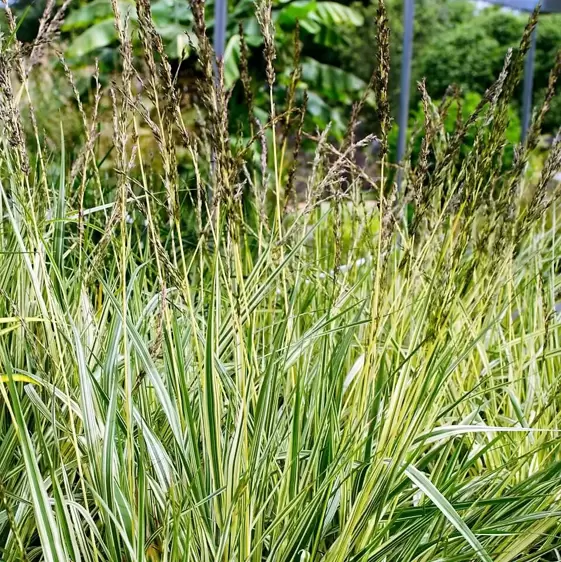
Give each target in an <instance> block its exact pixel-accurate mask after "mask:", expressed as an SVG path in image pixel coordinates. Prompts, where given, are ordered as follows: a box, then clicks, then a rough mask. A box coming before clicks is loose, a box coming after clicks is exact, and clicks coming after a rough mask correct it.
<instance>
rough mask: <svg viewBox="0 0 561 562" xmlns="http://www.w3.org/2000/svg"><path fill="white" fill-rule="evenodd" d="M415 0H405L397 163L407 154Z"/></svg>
mask: <svg viewBox="0 0 561 562" xmlns="http://www.w3.org/2000/svg"><path fill="white" fill-rule="evenodd" d="M414 14H415V4H414V0H403V53H402V55H401V84H400V92H399V118H398V125H399V137H398V141H397V163H398V164H400V163H401V161H402V160H403V158H404V156H405V145H406V143H407V121H408V118H409V90H410V87H411V59H412V58H413V18H414ZM400 183H401V171H400V173H399V174H398V186H399V184H400Z"/></svg>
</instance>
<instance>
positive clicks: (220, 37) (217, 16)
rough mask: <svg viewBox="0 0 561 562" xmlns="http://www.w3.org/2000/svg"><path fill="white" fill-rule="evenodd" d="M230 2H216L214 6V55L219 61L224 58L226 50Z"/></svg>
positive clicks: (224, 0)
mask: <svg viewBox="0 0 561 562" xmlns="http://www.w3.org/2000/svg"><path fill="white" fill-rule="evenodd" d="M227 10H228V0H216V2H215V4H214V53H215V54H216V57H217V58H218V59H223V58H224V51H225V50H226V22H227V17H228V11H227Z"/></svg>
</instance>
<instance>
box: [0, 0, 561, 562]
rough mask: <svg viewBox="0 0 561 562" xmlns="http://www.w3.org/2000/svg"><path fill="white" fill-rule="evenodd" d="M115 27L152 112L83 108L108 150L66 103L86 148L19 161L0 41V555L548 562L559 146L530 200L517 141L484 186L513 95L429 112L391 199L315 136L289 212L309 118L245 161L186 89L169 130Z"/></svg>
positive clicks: (552, 534) (556, 497)
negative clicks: (185, 163)
mask: <svg viewBox="0 0 561 562" xmlns="http://www.w3.org/2000/svg"><path fill="white" fill-rule="evenodd" d="M192 7H193V9H194V10H199V12H198V16H201V15H202V13H201V12H200V10H201V9H202V4H200V3H198V2H197V1H196V0H195V1H194V2H193V3H192ZM141 8H142V6H141ZM261 14H262V17H263V18H265V20H266V19H267V18H268V17H270V14H269V12H268V11H267V10H266V9H265V10H263V11H262V12H261ZM144 21H146V20H144ZM380 22H381V23H379V29H378V31H379V36H381V37H384V36H387V33H388V30H387V28H386V27H385V25H384V23H383V22H384V18H380ZM266 23H268V21H266ZM116 26H117V30H118V32H119V37H120V40H121V41H123V42H124V43H126V42H128V41H129V38H128V37H127V36H126V35H125V33H124V31H123V28H122V27H121V26H120V22H116ZM143 27H144V29H143ZM146 28H148V29H146ZM529 29H530V28H527V29H526V31H525V35H524V40H523V42H522V44H525V43H527V40H528V37H529ZM138 31H139V33H140V34H143V35H142V37H141V38H142V42H143V43H144V44H146V45H147V52H145V53H143V54H144V55H145V56H146V57H147V58H148V60H149V62H150V63H151V64H153V65H154V66H153V68H154V69H155V73H154V76H153V77H152V78H153V80H151V81H150V84H149V87H151V88H152V90H151V91H149V92H148V93H146V90H145V89H141V88H140V86H139V85H138V84H137V83H136V82H135V81H133V80H132V79H131V75H132V74H133V73H132V72H130V73H123V74H122V76H121V77H120V80H119V82H118V84H117V87H112V88H111V89H107V91H104V90H101V91H100V93H99V96H98V101H99V103H100V104H101V103H104V102H107V100H109V103H110V104H111V110H112V112H113V115H112V117H113V120H112V125H113V128H112V130H111V131H110V134H111V139H112V140H111V142H112V145H111V148H110V150H109V151H105V150H104V149H103V147H101V146H100V145H99V143H98V142H97V141H98V140H99V139H98V137H97V136H96V134H97V132H99V131H100V129H101V126H102V125H103V124H101V123H99V121H98V117H99V116H98V114H97V113H96V111H95V110H93V111H92V110H91V109H90V108H89V107H87V108H84V107H83V106H82V109H83V112H81V113H80V115H81V118H82V119H83V122H82V126H83V136H84V140H83V142H81V143H69V142H68V141H67V140H66V138H65V123H64V122H62V120H61V122H60V123H59V133H60V135H61V137H62V140H61V141H60V149H56V148H54V149H53V148H52V147H51V146H49V145H47V144H46V143H44V142H43V138H42V137H41V133H40V131H39V130H38V129H35V130H34V134H35V136H33V135H31V136H29V137H26V136H25V135H24V134H23V133H22V131H23V128H24V124H23V121H24V119H25V118H26V116H25V114H23V113H22V111H23V109H24V108H25V109H26V110H27V111H28V112H31V111H33V108H34V107H35V106H36V104H35V103H33V102H34V96H33V92H34V90H33V89H32V88H30V83H29V80H30V79H29V77H27V76H26V73H25V72H21V73H20V76H23V79H24V80H26V82H24V83H23V84H20V85H19V86H20V88H15V87H14V86H15V84H12V82H11V80H12V76H17V70H18V69H21V68H22V66H21V65H23V68H24V70H26V69H27V68H28V67H27V66H26V65H27V64H29V61H28V60H26V59H25V58H20V57H21V53H22V48H21V47H22V46H21V45H20V44H18V43H17V42H6V43H4V44H3V45H2V52H1V53H0V55H1V56H0V78H1V80H0V82H1V85H2V88H0V104H1V105H2V107H3V108H4V111H3V112H2V113H0V128H1V130H2V131H3V132H4V135H3V136H2V137H1V138H0V216H1V217H2V222H1V224H0V280H1V282H0V292H1V294H2V296H3V298H2V299H0V325H1V328H0V335H1V336H2V337H1V338H0V451H1V454H0V474H1V475H2V476H1V478H0V552H1V556H2V559H3V560H5V561H6V562H16V561H18V562H19V561H30V562H31V561H35V560H36V561H38V562H77V561H84V562H164V561H169V562H177V561H183V560H186V561H189V562H191V561H193V562H194V561H197V562H216V561H228V562H229V561H244V562H295V561H297V562H304V561H308V562H351V561H352V562H358V561H360V562H366V561H368V562H404V561H406V562H409V561H415V562H434V561H435V560H440V561H443V560H446V561H452V560H454V561H465V562H467V561H473V560H482V561H483V562H491V561H495V562H521V561H522V560H525V561H530V560H536V561H537V560H540V561H544V562H545V561H548V562H549V561H551V562H553V561H554V560H555V559H556V558H557V557H558V547H559V544H560V541H561V518H560V512H561V505H560V502H561V500H560V498H561V480H560V478H559V470H560V466H561V433H560V429H559V411H560V409H561V385H560V384H559V376H558V374H559V371H560V369H561V352H560V342H561V317H560V314H559V312H560V309H561V305H560V300H561V290H560V289H561V254H560V245H559V237H560V236H561V224H560V223H559V219H558V217H559V212H560V203H561V184H559V183H556V182H555V181H554V174H555V173H556V172H557V171H558V170H559V168H561V139H557V140H556V142H555V143H554V144H553V146H552V147H551V149H550V150H549V152H548V154H547V157H546V160H545V163H544V165H543V169H542V170H541V172H540V174H539V175H538V177H536V178H535V180H534V178H531V179H529V178H528V176H527V175H526V174H525V169H526V164H527V162H528V161H529V159H530V157H531V155H532V151H533V150H534V149H535V148H536V147H537V145H538V140H539V135H540V132H541V122H540V121H539V119H537V120H535V121H534V122H533V124H532V127H531V130H530V134H529V136H528V140H527V143H526V144H525V145H523V146H520V145H519V146H518V147H517V152H516V158H515V159H514V160H513V161H512V162H511V163H509V162H508V161H506V162H505V160H506V159H505V157H504V155H505V146H507V145H508V142H509V140H511V137H512V138H513V133H512V131H511V130H510V127H511V126H512V122H513V120H514V118H513V117H512V113H511V112H512V110H511V108H510V101H511V100H510V98H509V95H510V94H511V93H512V92H513V91H514V89H515V86H516V83H517V73H516V72H514V73H513V72H507V73H505V75H503V76H501V78H500V79H499V80H500V81H499V82H497V83H496V84H499V85H500V86H501V88H500V89H499V88H495V89H494V90H493V91H494V92H495V95H494V96H490V97H489V98H488V99H487V100H486V103H485V104H479V103H478V100H479V97H478V95H477V94H469V95H466V96H465V100H464V103H463V104H462V113H461V115H458V113H459V106H458V104H457V103H456V104H455V105H454V104H453V105H452V106H451V107H449V108H448V110H449V111H448V115H447V117H446V119H444V123H442V122H441V115H442V110H441V109H440V108H439V106H438V105H437V104H434V103H432V102H431V100H430V99H429V98H428V95H426V94H425V93H424V92H423V101H424V107H425V108H426V111H427V114H426V115H425V116H423V117H424V119H423V124H424V130H423V131H422V133H421V137H422V138H423V145H422V150H420V151H419V155H418V156H417V157H416V158H415V159H413V161H408V162H406V163H405V164H406V165H405V167H404V174H403V181H402V183H401V184H400V185H397V184H395V183H394V182H392V181H391V178H388V174H390V175H391V171H390V170H392V168H393V166H391V165H390V162H388V157H387V154H386V153H385V152H384V151H381V152H380V153H379V161H378V162H377V164H378V167H377V173H376V174H372V175H368V174H366V173H365V172H364V170H363V169H362V168H360V167H358V166H357V165H356V164H355V162H354V160H353V155H354V154H355V153H356V152H357V151H358V150H360V149H361V148H362V147H363V146H364V145H365V143H366V142H370V141H372V140H373V138H372V137H368V138H367V139H366V140H365V139H353V138H351V137H350V136H349V137H347V138H344V139H343V140H342V142H341V143H333V142H331V139H330V138H329V137H328V135H327V133H326V132H322V133H321V135H320V137H319V138H317V139H316V140H314V141H313V142H314V143H315V151H314V154H313V159H312V160H313V161H312V163H311V164H310V166H308V167H306V168H305V169H304V170H301V171H300V172H301V174H300V175H303V176H304V180H303V183H304V184H305V187H304V189H303V192H302V193H299V194H295V193H294V191H295V190H294V187H295V186H294V184H293V181H294V174H295V173H296V172H297V171H298V170H296V169H295V168H294V167H293V164H294V162H298V157H299V151H298V144H297V143H296V142H294V143H293V144H289V143H288V141H287V137H286V135H284V134H282V133H284V130H285V128H286V127H287V126H288V127H291V128H292V129H294V130H295V131H296V136H298V135H299V136H300V138H302V137H303V136H304V135H305V133H306V130H305V129H304V124H305V122H306V121H305V119H302V118H301V116H300V115H294V116H291V115H288V116H286V115H282V114H280V117H281V118H282V119H283V121H282V123H280V124H279V122H278V121H277V119H276V117H278V116H279V113H277V110H278V107H277V105H276V102H277V96H278V95H279V93H278V91H273V92H271V97H270V99H269V100H268V101H269V109H268V113H265V115H264V118H263V119H261V120H260V121H261V122H260V123H259V122H256V121H253V122H252V126H253V127H254V128H255V129H256V130H255V131H254V133H255V134H254V136H253V138H252V139H250V140H248V141H247V142H246V141H245V139H244V142H239V138H238V137H237V136H236V133H237V132H238V131H233V132H232V131H230V130H229V125H230V121H229V118H228V115H227V112H228V105H229V104H228V102H229V99H230V98H229V96H230V93H231V92H229V91H226V90H224V89H222V88H219V87H217V82H216V80H215V76H214V73H213V71H212V68H210V67H211V65H210V64H208V65H207V67H208V68H207V69H206V75H203V77H202V78H201V83H200V88H201V90H200V91H202V92H203V94H206V95H201V107H200V109H201V111H200V120H201V124H200V129H199V131H198V135H197V136H195V135H194V134H191V132H190V131H187V127H186V124H185V121H184V120H183V115H182V108H181V106H180V103H179V101H178V97H177V96H174V95H170V92H172V91H175V92H177V91H178V83H177V82H176V78H175V76H171V73H170V72H169V66H168V61H167V60H166V59H165V54H164V55H162V58H161V59H156V58H154V59H150V57H151V55H152V54H153V47H154V44H156V45H159V40H157V41H155V40H154V32H153V29H152V27H151V26H150V25H149V23H145V24H144V25H143V26H140V27H139V29H138ZM198 33H199V43H198V45H199V47H198V48H199V51H198V55H199V57H200V60H201V62H203V61H205V60H207V61H208V60H210V57H211V55H212V53H211V50H210V49H208V48H205V45H207V41H206V40H205V39H206V37H204V36H203V34H202V31H201V30H200V29H199V30H198ZM267 39H268V38H267ZM231 45H232V46H231V47H230V48H231V50H232V51H233V52H235V48H236V44H235V43H233V44H232V43H231ZM126 46H127V47H128V46H129V45H128V44H127V45H126ZM124 51H125V52H126V51H127V50H126V49H124ZM285 55H286V53H285ZM267 56H268V57H269V58H268V59H267V60H266V61H265V64H266V65H271V64H272V62H273V61H272V56H273V55H272V53H271V50H270V49H269V51H268V53H267ZM380 56H381V57H387V56H388V53H387V52H384V51H382V52H381V53H380ZM162 59H163V60H162ZM383 62H384V63H385V62H387V61H386V60H385V59H384V60H383ZM135 63H136V61H131V64H135ZM512 64H513V68H514V69H515V70H516V69H517V68H520V66H521V65H522V64H523V60H522V57H521V56H520V54H519V53H515V54H514V55H513V60H512ZM559 71H560V72H561V68H559ZM203 72H204V69H203ZM374 78H375V81H376V84H377V85H378V91H379V92H380V93H381V96H383V97H385V96H386V95H387V94H388V92H387V91H386V82H385V80H386V73H385V65H379V66H378V68H377V73H376V75H375V77H374ZM267 86H269V85H266V86H265V87H264V88H262V89H265V90H266V89H268V88H267ZM330 87H331V88H332V89H333V90H334V91H335V90H336V87H335V85H334V84H332V85H331V86H330ZM20 93H22V95H20ZM39 95H43V92H39ZM334 95H335V94H334ZM27 96H28V99H25V98H26V97H27ZM291 101H292V103H294V104H296V105H297V104H298V100H291ZM149 102H153V103H154V105H157V109H158V111H153V112H149V111H147V109H146V108H147V104H148V103H149ZM156 102H157V103H156ZM475 105H477V111H472V112H470V108H473V107H474V106H475ZM94 107H96V105H95V104H94ZM377 109H378V111H379V116H378V117H379V120H380V122H382V123H386V124H387V123H388V120H387V119H386V118H385V117H386V116H385V115H384V114H383V108H377ZM418 117H420V115H418ZM31 121H33V122H34V123H35V120H31ZM143 128H144V129H147V131H148V134H149V135H151V139H152V141H153V144H152V145H149V146H148V147H147V145H146V138H144V131H143ZM464 132H467V133H468V135H471V136H468V139H470V140H469V142H470V143H471V144H470V145H469V146H468V147H467V149H465V150H464V148H466V147H464V144H463V143H462V140H463V135H464ZM389 133H390V131H388V130H382V131H380V138H381V139H382V142H383V141H384V140H385V139H386V138H387V136H388V135H389ZM230 135H231V136H232V139H233V140H230V138H229V136H230ZM308 140H310V142H312V141H311V139H308ZM75 144H76V146H75ZM154 147H156V150H154ZM182 151H183V152H186V153H187V154H188V158H189V163H190V166H191V168H190V170H192V174H185V175H183V174H181V173H180V172H179V170H178V166H177V163H178V162H179V161H180V159H181V154H182ZM289 151H292V154H293V158H294V160H290V159H289V158H288V157H287V153H288V152H289ZM108 152H112V156H111V161H110V163H109V165H108V164H107V160H106V159H107V154H108ZM291 182H292V185H291ZM365 187H367V188H368V189H369V191H370V194H369V195H370V200H369V201H365V200H364V197H363V195H364V194H363V190H364V188H365ZM291 188H292V191H290V189H291ZM189 200H191V201H192V203H191V204H190V205H189V204H187V203H185V201H189ZM404 209H405V210H406V212H403V210H404ZM192 233H194V243H192V244H190V243H189V242H190V237H191V236H192Z"/></svg>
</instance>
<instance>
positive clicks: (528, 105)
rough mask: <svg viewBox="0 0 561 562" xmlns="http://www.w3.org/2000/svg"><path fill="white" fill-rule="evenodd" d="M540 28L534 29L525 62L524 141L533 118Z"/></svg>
mask: <svg viewBox="0 0 561 562" xmlns="http://www.w3.org/2000/svg"><path fill="white" fill-rule="evenodd" d="M537 32H538V28H537V26H536V27H535V28H534V31H533V32H532V37H531V38H530V49H529V51H528V54H527V55H526V60H525V61H524V94H523V97H522V133H521V134H522V140H524V139H525V138H526V135H527V134H528V129H529V128H530V119H531V117H532V91H533V89H534V60H535V58H536V37H537Z"/></svg>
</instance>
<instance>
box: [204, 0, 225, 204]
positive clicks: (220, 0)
mask: <svg viewBox="0 0 561 562" xmlns="http://www.w3.org/2000/svg"><path fill="white" fill-rule="evenodd" d="M227 18H228V0H215V3H214V36H213V47H214V55H215V57H216V59H218V60H219V61H224V53H225V51H226V24H227ZM216 59H213V61H212V62H213V66H214V83H215V86H216V90H217V91H218V88H219V77H218V66H217V64H216ZM215 162H216V154H215V152H214V149H212V153H211V163H210V166H211V170H212V175H213V176H214V172H215V166H216V164H215ZM212 198H213V191H212V187H211V186H210V185H209V186H208V189H207V204H208V207H209V209H210V208H211V207H212Z"/></svg>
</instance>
